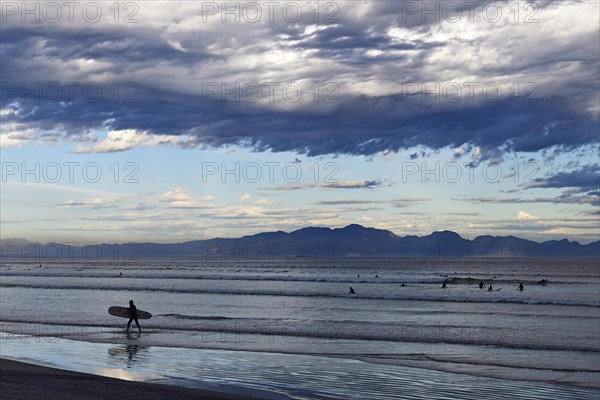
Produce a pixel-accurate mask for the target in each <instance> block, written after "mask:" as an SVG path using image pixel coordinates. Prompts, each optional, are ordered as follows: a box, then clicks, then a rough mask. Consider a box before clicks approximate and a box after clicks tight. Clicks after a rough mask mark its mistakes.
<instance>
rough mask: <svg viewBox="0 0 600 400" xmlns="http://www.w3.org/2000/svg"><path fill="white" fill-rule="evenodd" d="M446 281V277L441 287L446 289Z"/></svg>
mask: <svg viewBox="0 0 600 400" xmlns="http://www.w3.org/2000/svg"><path fill="white" fill-rule="evenodd" d="M447 282H448V280H447V279H446V280H445V281H444V283H442V289H446V288H447V287H448V286H447V285H446V283H447Z"/></svg>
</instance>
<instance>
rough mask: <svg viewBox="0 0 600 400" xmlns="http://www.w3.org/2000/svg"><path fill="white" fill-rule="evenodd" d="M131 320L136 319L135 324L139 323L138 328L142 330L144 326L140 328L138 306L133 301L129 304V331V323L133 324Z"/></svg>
mask: <svg viewBox="0 0 600 400" xmlns="http://www.w3.org/2000/svg"><path fill="white" fill-rule="evenodd" d="M131 321H135V324H136V325H137V328H138V330H139V331H140V332H141V331H142V328H140V323H139V322H138V316H137V307H136V306H135V304H133V303H132V304H130V305H129V322H128V323H127V331H128V332H129V325H131Z"/></svg>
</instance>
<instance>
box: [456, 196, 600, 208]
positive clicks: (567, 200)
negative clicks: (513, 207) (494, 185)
mask: <svg viewBox="0 0 600 400" xmlns="http://www.w3.org/2000/svg"><path fill="white" fill-rule="evenodd" d="M598 197H599V196H590V195H581V196H576V195H573V194H572V193H563V194H562V195H560V196H557V197H533V198H516V197H473V198H468V199H466V200H467V201H469V202H471V203H483V204H522V203H525V204H527V203H554V204H591V205H594V206H597V205H600V199H599V198H598ZM452 200H457V201H463V200H464V199H458V198H452Z"/></svg>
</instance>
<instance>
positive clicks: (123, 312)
mask: <svg viewBox="0 0 600 400" xmlns="http://www.w3.org/2000/svg"><path fill="white" fill-rule="evenodd" d="M108 313H109V314H110V315H114V316H115V317H121V318H129V307H119V306H112V307H109V308H108ZM137 316H138V319H149V318H152V314H150V313H149V312H147V311H142V310H140V309H139V308H138V310H137Z"/></svg>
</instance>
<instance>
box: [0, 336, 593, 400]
mask: <svg viewBox="0 0 600 400" xmlns="http://www.w3.org/2000/svg"><path fill="white" fill-rule="evenodd" d="M0 340H1V341H2V356H3V357H8V358H13V359H17V360H22V361H29V362H34V363H38V364H41V365H46V366H51V367H57V368H62V369H72V370H77V371H81V372H88V373H93V374H98V375H104V376H109V377H115V378H119V379H126V380H136V381H144V382H154V383H166V384H177V385H182V386H188V387H196V388H202V389H208V390H216V391H222V392H229V393H244V394H249V395H254V396H257V397H260V398H265V399H373V400H378V399H432V398H435V399H455V400H456V399H475V398H486V399H542V398H544V399H566V398H569V399H597V398H598V394H599V393H598V391H597V390H594V389H583V388H574V387H569V386H562V385H551V384H545V383H535V382H516V381H511V380H501V379H490V378H482V377H475V376H467V375H457V374H453V373H447V372H439V371H431V370H426V369H420V368H411V367H400V366H393V365H381V364H373V363H367V362H363V361H359V360H349V359H344V358H329V357H319V356H306V355H292V354H279V353H265V352H241V351H226V350H201V349H181V348H169V347H159V346H147V345H145V344H143V343H144V337H143V335H140V336H138V335H136V334H131V335H130V336H129V338H128V339H127V343H122V344H104V343H89V342H81V341H71V340H66V339H56V338H48V337H44V338H41V337H31V336H20V335H6V334H2V335H1V336H0Z"/></svg>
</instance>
